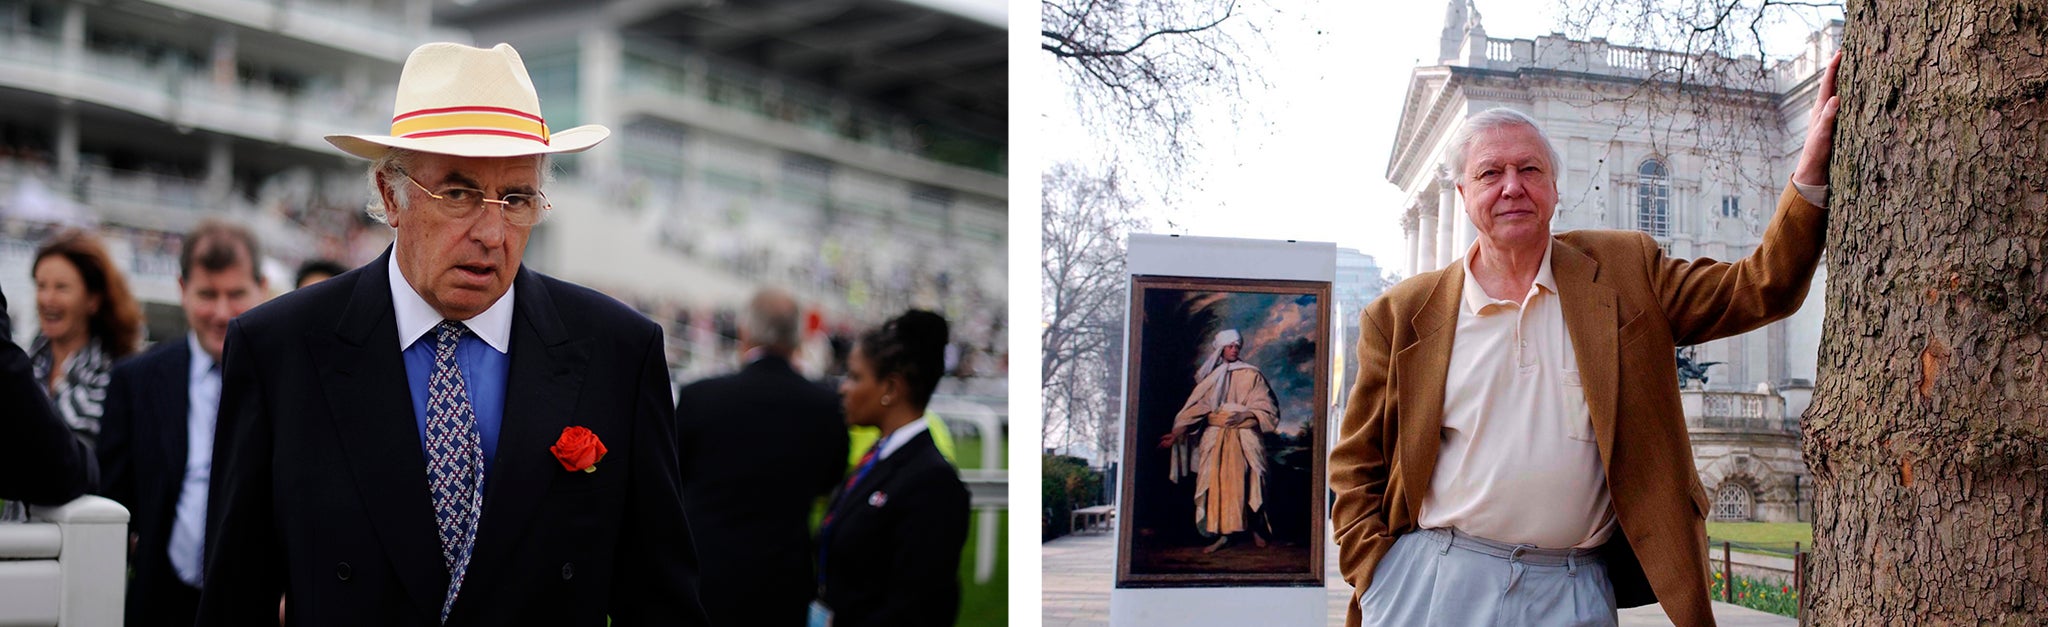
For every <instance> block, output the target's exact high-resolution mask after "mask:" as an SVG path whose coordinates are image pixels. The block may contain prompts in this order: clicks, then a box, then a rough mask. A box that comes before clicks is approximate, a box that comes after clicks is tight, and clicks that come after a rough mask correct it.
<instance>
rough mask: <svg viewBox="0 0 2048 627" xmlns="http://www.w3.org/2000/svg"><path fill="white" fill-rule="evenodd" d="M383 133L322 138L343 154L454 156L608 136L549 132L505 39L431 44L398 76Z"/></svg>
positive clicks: (569, 148) (522, 151) (579, 146)
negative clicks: (481, 44)
mask: <svg viewBox="0 0 2048 627" xmlns="http://www.w3.org/2000/svg"><path fill="white" fill-rule="evenodd" d="M391 112H392V115H391V134H390V135H345V134H337V135H328V136H327V142H328V143H330V144H334V147H336V148H340V149H341V150H342V152H346V153H348V154H351V155H355V156H358V157H362V158H364V159H371V160H375V159H378V158H381V157H383V156H384V155H385V154H386V153H389V152H391V149H392V148H404V149H408V150H416V151H420V152H430V153H435V154H443V155H453V156H457V157H518V156H525V155H540V154H554V153H570V152H583V151H585V150H589V149H590V147H591V146H596V145H597V143H598V142H601V141H604V139H605V138H606V137H610V136H611V134H612V132H611V130H610V129H606V128H605V127H603V126H599V125H596V124H585V125H583V126H578V127H576V128H572V129H569V130H566V131H560V132H550V131H549V130H548V124H547V121H546V120H545V119H543V118H542V117H541V115H540V95H539V94H538V93H536V92H535V91H534V89H533V79H532V78H531V77H529V76H528V75H527V74H526V63H525V62H523V61H521V60H520V59H519V51H517V50H513V49H512V46H511V45H510V44H498V45H497V46H495V47H492V48H490V49H484V48H473V47H470V46H465V45H462V44H455V43H445V42H443V43H430V44H426V45H423V46H420V47H418V48H415V49H413V51H412V56H409V57H406V59H405V69H404V70H403V71H401V72H400V73H399V75H398V97H397V99H396V100H395V101H394V102H393V104H392V106H391Z"/></svg>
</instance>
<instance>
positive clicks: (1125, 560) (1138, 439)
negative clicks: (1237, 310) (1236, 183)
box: [1115, 275, 1333, 588]
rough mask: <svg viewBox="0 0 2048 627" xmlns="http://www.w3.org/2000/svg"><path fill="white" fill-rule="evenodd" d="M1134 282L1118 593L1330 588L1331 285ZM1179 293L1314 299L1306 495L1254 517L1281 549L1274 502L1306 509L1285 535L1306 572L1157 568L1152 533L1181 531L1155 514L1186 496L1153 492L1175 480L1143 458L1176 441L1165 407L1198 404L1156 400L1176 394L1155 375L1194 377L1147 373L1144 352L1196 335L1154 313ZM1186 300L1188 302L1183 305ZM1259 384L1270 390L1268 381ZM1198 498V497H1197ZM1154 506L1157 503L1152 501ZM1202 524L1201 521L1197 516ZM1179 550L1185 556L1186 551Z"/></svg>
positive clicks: (1174, 279)
mask: <svg viewBox="0 0 2048 627" xmlns="http://www.w3.org/2000/svg"><path fill="white" fill-rule="evenodd" d="M1130 281H1131V282H1130V298H1131V300H1130V309H1129V310H1128V312H1129V315H1128V317H1127V322H1126V324H1127V332H1126V337H1125V341H1126V342H1127V346H1126V350H1127V352H1126V353H1125V354H1126V356H1127V359H1126V360H1125V361H1126V364H1125V377H1126V378H1125V383H1124V398H1123V405H1124V407H1123V410H1124V417H1123V418H1124V420H1123V427H1122V435H1123V458H1122V460H1123V463H1122V467H1123V469H1124V471H1123V472H1122V473H1121V475H1122V476H1121V477H1120V478H1119V480H1118V484H1119V489H1118V490H1117V507H1118V509H1117V511H1118V516H1117V525H1118V529H1117V531H1118V534H1117V568H1116V582H1115V586H1116V587H1117V588H1165V587H1283V586H1313V587H1321V586H1323V585H1325V584H1324V568H1325V559H1326V556H1325V555H1324V550H1323V547H1324V543H1325V542H1326V540H1324V537H1325V533H1326V531H1325V529H1326V525H1327V524H1328V521H1327V519H1326V517H1327V515H1328V512H1327V506H1328V500H1327V496H1326V495H1327V493H1328V480H1327V476H1326V474H1325V473H1327V467H1326V465H1327V462H1328V448H1329V431H1328V427H1329V418H1330V416H1329V414H1330V410H1331V407H1330V399H1331V398H1332V397H1331V394H1330V389H1331V387H1330V386H1331V381H1330V375H1331V363H1330V362H1331V353H1330V334H1331V328H1332V326H1331V319H1330V315H1331V313H1332V310H1333V304H1332V303H1331V300H1330V295H1331V284H1330V282H1328V281H1305V280H1283V279H1244V278H1208V277H1187V276H1165V275H1132V276H1131V278H1130ZM1175 292H1178V293H1183V294H1210V295H1216V294H1221V295H1225V296H1224V297H1225V298H1236V297H1240V296H1248V295H1259V296H1263V297H1271V298H1275V299H1278V298H1280V297H1294V298H1313V299H1314V300H1313V306H1312V309H1313V312H1314V316H1315V317H1314V322H1313V324H1312V327H1313V328H1312V330H1311V331H1309V332H1308V333H1307V337H1308V339H1309V340H1310V342H1312V351H1310V354H1311V355H1313V357H1312V360H1313V364H1312V367H1311V368H1312V369H1311V372H1312V374H1311V375H1310V376H1311V377H1312V379H1313V385H1312V387H1311V388H1310V391H1309V392H1308V393H1307V397H1306V402H1307V405H1308V407H1310V408H1312V409H1311V411H1310V412H1309V415H1307V416H1305V418H1306V421H1307V426H1306V435H1305V436H1303V437H1302V438H1300V439H1301V440H1302V442H1301V444H1305V445H1306V448H1307V458H1308V460H1307V461H1308V463H1307V464H1306V467H1305V468H1291V470H1293V471H1294V474H1295V475H1299V474H1300V473H1301V471H1306V475H1307V476H1306V483H1307V485H1306V486H1299V487H1298V488H1297V489H1298V490H1299V491H1291V492H1292V493H1291V494H1283V493H1280V492H1279V491H1273V492H1266V493H1265V498H1266V500H1267V504H1266V506H1265V508H1264V509H1265V510H1266V511H1267V512H1268V513H1266V514H1260V513H1256V512H1255V513H1253V514H1252V515H1253V516H1257V517H1259V518H1262V519H1264V520H1265V521H1266V522H1267V524H1268V526H1267V527H1266V529H1267V532H1268V534H1272V535H1274V536H1275V543H1276V546H1277V545H1278V542H1279V538H1280V537H1281V535H1280V533H1279V532H1278V531H1277V530H1275V529H1273V528H1272V527H1271V526H1270V517H1269V516H1270V512H1271V511H1272V510H1273V509H1274V507H1273V506H1272V503H1273V502H1276V501H1277V502H1288V503H1291V504H1293V505H1296V506H1298V507H1299V509H1298V512H1299V511H1305V512H1306V516H1305V517H1300V516H1297V518H1300V520H1297V521H1296V524H1297V525H1298V526H1299V528H1296V527H1293V526H1290V527H1289V528H1288V529H1287V531H1288V533H1287V534H1285V535H1286V537H1289V538H1295V539H1296V542H1297V543H1305V545H1306V546H1305V552H1306V555H1305V556H1304V557H1305V559H1300V560H1298V561H1299V562H1300V563H1299V564H1298V567H1296V565H1295V564H1294V561H1296V560H1292V559H1290V560H1287V561H1286V563H1285V564H1284V565H1283V567H1282V568H1281V569H1280V570H1278V571H1273V570H1271V569H1270V568H1269V569H1263V570H1260V571H1259V572H1251V571H1243V570H1230V569H1222V570H1201V569H1199V568H1194V569H1192V570H1181V571H1175V570H1174V569H1172V568H1164V567H1161V566H1159V565H1158V564H1159V563H1160V560H1157V559H1150V557H1151V554H1153V553H1159V552H1162V551H1161V550H1160V549H1158V548H1156V547H1157V546H1158V545H1159V544H1161V543H1162V542H1164V541H1158V540H1155V538H1157V537H1158V536H1159V535H1160V534H1157V533H1154V531H1157V529H1155V528H1154V527H1155V526H1172V525H1175V524H1178V523H1173V522H1169V521H1168V520H1167V519H1162V518H1161V517H1160V516H1158V515H1156V512H1157V511H1158V510H1159V507H1158V506H1157V503H1159V502H1164V501H1170V499H1171V498H1172V497H1173V496H1175V495H1177V494H1179V491H1174V492H1169V493H1167V494H1166V495H1164V496H1159V495H1153V494H1150V493H1149V492H1152V491H1159V490H1158V489H1157V486H1158V485H1159V482H1158V481H1157V479H1158V478H1159V475H1161V474H1164V473H1167V472H1168V471H1167V470H1166V469H1165V468H1164V465H1163V464H1158V463H1156V462H1157V461H1158V456H1159V455H1160V454H1159V453H1155V452H1149V451H1145V450H1144V449H1145V447H1147V445H1150V444H1152V443H1153V442H1154V441H1157V440H1159V439H1160V437H1161V434H1162V433H1165V432H1177V429H1176V428H1175V426H1174V424H1173V422H1174V421H1172V420H1169V421H1167V423H1166V424H1165V425H1164V426H1161V425H1160V424H1159V421H1158V420H1157V416H1159V415H1160V409H1159V407H1161V406H1171V407H1176V408H1177V407H1181V406H1182V400H1183V399H1186V400H1188V401H1189V403H1190V404H1192V399H1188V395H1189V392H1187V391H1183V392H1179V398H1172V397H1171V395H1170V394H1165V395H1162V394H1159V393H1148V388H1150V389H1153V390H1156V389H1159V386H1162V385H1177V384H1172V383H1165V382H1158V383H1155V382H1153V381H1152V380H1150V379H1148V378H1147V377H1148V374H1151V373H1153V372H1154V371H1161V372H1167V371H1171V372H1174V373H1175V374H1184V373H1185V372H1186V369H1185V368H1184V367H1183V368H1179V369H1170V368H1162V367H1160V366H1157V365H1148V364H1150V362H1148V361H1147V355H1148V352H1147V351H1146V350H1145V349H1146V345H1147V342H1148V340H1153V339H1154V336H1155V335H1160V334H1167V336H1168V337H1177V338H1180V339H1184V338H1185V337H1188V333H1187V332H1185V331H1181V332H1178V334H1177V335H1175V334H1171V333H1169V332H1167V331H1165V330H1164V329H1165V328H1167V327H1162V326H1161V325H1162V324H1163V321H1162V320H1161V317H1159V316H1155V315H1154V314H1152V313H1148V307H1147V299H1148V298H1169V297H1170V294H1172V293H1175ZM1183 298H1187V297H1186V296H1184V297H1183ZM1169 317H1170V316H1169ZM1183 322H1184V321H1183ZM1253 350H1257V349H1253ZM1236 352H1237V351H1236V350H1233V351H1232V353H1233V354H1235V353H1236ZM1247 361H1249V359H1248V360H1247ZM1283 364H1284V362H1283ZM1155 376H1162V377H1163V376H1169V375H1164V374H1161V375H1155ZM1197 378H1199V377H1197ZM1183 380H1187V379H1183ZM1261 380H1262V381H1263V378H1262V379H1261ZM1199 385H1200V383H1199V382H1190V383H1186V384H1185V385H1184V387H1186V388H1188V389H1189V390H1190V391H1192V389H1193V388H1196V387H1198V386H1199ZM1226 387H1227V386H1226ZM1297 393H1298V392H1297ZM1148 394H1149V395H1148ZM1270 394H1272V395H1273V398H1274V402H1275V403H1276V405H1277V404H1283V403H1281V401H1280V399H1278V393H1277V392H1271V393H1270ZM1288 400H1289V401H1292V402H1296V403H1299V402H1300V401H1299V400H1298V399H1292V398H1290V399H1288ZM1148 416H1149V417H1153V418H1154V419H1153V420H1151V421H1147V420H1146V418H1147V417H1148ZM1169 418H1171V416H1169ZM1212 424H1213V423H1212ZM1208 428H1213V427H1208ZM1269 437H1271V436H1269ZM1167 446H1168V445H1166V444H1160V445H1159V447H1160V448H1165V447H1167ZM1297 453H1298V451H1297ZM1148 462H1152V463H1148ZM1174 463H1178V462H1174ZM1297 465H1299V464H1297ZM1261 470H1262V471H1263V470H1264V468H1263V467H1262V468H1261ZM1296 479H1297V481H1299V480H1300V479H1301V478H1300V477H1298V476H1297V477H1296ZM1262 485H1263V484H1262ZM1190 492H1192V491H1191V490H1190ZM1197 494H1198V493H1197ZM1148 499H1152V500H1151V501H1148ZM1187 506H1188V507H1190V508H1192V507H1194V506H1193V505H1187ZM1199 515H1200V514H1199V513H1198V514H1197V516H1199ZM1148 517H1149V518H1150V519H1148ZM1182 520H1186V521H1188V522H1187V523H1186V525H1185V526H1186V527H1188V528H1195V527H1197V525H1196V524H1195V523H1194V522H1193V519H1182ZM1197 532H1198V533H1202V534H1205V535H1204V537H1205V538H1206V537H1212V536H1209V535H1207V534H1208V533H1209V532H1206V531H1200V530H1197ZM1229 535H1231V534H1228V533H1225V534H1220V536H1215V537H1222V536H1229ZM1226 539H1227V538H1226ZM1259 542H1261V543H1263V542H1264V540H1263V539H1260V540H1259ZM1175 550H1180V551H1183V552H1185V550H1184V549H1175ZM1244 550H1247V549H1239V551H1240V554H1242V553H1241V552H1242V551H1244ZM1249 550H1255V551H1263V550H1265V546H1264V545H1263V544H1261V545H1259V546H1258V548H1256V549H1249ZM1204 555H1207V552H1204ZM1217 561H1222V560H1217Z"/></svg>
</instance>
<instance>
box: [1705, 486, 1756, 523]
mask: <svg viewBox="0 0 2048 627" xmlns="http://www.w3.org/2000/svg"><path fill="white" fill-rule="evenodd" d="M1751 509H1752V508H1751V499H1750V495H1749V488H1745V487H1742V486H1741V485H1739V484H1735V483H1723V484H1721V489H1720V490H1717V491H1715V493H1714V513H1713V516H1711V518H1713V519H1714V520H1749V512H1750V510H1751Z"/></svg>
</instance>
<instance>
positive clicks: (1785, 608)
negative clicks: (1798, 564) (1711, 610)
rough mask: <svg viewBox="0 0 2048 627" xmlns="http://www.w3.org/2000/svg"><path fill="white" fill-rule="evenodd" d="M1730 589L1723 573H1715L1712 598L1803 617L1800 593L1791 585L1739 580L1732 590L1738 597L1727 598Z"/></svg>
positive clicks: (1710, 594) (1741, 578) (1738, 577)
mask: <svg viewBox="0 0 2048 627" xmlns="http://www.w3.org/2000/svg"><path fill="white" fill-rule="evenodd" d="M1727 585H1728V582H1727V581H1725V580H1723V579H1722V578H1721V573H1719V572H1715V573H1714V579H1713V581H1711V582H1708V585H1707V595H1708V597H1710V598H1712V599H1713V600H1715V601H1723V600H1725V601H1727V602H1729V603H1734V604H1736V605H1740V606H1743V607H1746V608H1749V609H1753V610H1760V611H1765V612H1770V613H1772V614H1777V615H1779V616H1792V617H1797V616H1799V591H1798V590H1795V589H1793V588H1792V584H1791V582H1782V581H1770V580H1766V579H1751V578H1748V577H1742V576H1737V577H1735V584H1734V588H1733V589H1732V590H1729V591H1730V592H1733V593H1734V594H1731V595H1726V596H1724V593H1723V588H1724V587H1726V586H1727Z"/></svg>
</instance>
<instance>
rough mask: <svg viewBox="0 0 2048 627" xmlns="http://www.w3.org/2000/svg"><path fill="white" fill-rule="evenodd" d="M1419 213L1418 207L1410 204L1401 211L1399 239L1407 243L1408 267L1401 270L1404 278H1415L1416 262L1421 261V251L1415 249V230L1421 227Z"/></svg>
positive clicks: (1417, 270)
mask: <svg viewBox="0 0 2048 627" xmlns="http://www.w3.org/2000/svg"><path fill="white" fill-rule="evenodd" d="M1420 213H1421V209H1420V207H1418V206H1417V205H1416V204H1415V203H1412V202H1411V203H1409V204H1408V208H1407V209H1403V210H1402V211H1401V239H1402V240H1403V241H1405V242H1407V243H1408V260H1407V261H1408V265H1407V267H1406V268H1405V269H1404V270H1403V271H1404V272H1405V273H1406V276H1415V273H1416V272H1419V271H1420V270H1419V269H1418V268H1417V267H1416V266H1417V265H1419V264H1418V263H1417V262H1418V261H1419V260H1420V259H1421V255H1422V250H1421V249H1420V248H1418V247H1417V244H1418V242H1417V240H1416V234H1417V233H1418V231H1417V229H1419V228H1420V227H1421V226H1422V224H1421V221H1422V216H1421V215H1419V214H1420Z"/></svg>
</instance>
